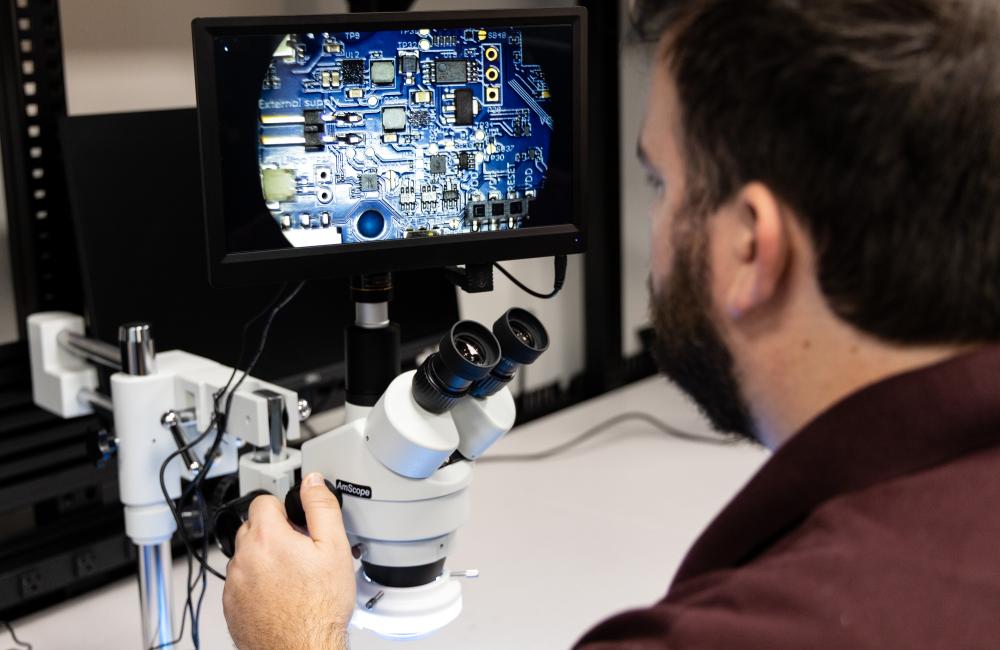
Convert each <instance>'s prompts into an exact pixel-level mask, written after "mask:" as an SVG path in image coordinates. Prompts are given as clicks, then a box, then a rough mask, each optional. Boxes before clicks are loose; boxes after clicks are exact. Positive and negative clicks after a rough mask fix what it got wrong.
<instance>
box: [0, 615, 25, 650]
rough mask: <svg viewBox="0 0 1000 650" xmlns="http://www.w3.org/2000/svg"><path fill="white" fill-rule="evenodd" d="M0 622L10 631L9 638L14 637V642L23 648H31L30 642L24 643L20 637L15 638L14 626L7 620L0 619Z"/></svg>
mask: <svg viewBox="0 0 1000 650" xmlns="http://www.w3.org/2000/svg"><path fill="white" fill-rule="evenodd" d="M0 624H3V626H4V627H5V628H7V631H8V632H10V638H12V639H14V643H16V644H17V645H18V646H20V647H22V648H24V650H31V644H30V643H26V642H25V641H22V640H21V639H19V638H17V635H16V634H14V627H13V626H12V625H11V624H10V622H9V621H0Z"/></svg>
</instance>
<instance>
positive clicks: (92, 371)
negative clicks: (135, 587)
mask: <svg viewBox="0 0 1000 650" xmlns="http://www.w3.org/2000/svg"><path fill="white" fill-rule="evenodd" d="M378 282H379V286H380V287H381V295H382V297H385V298H387V297H388V295H389V294H390V293H391V282H390V281H389V279H388V276H387V275H382V276H378ZM371 284H372V283H370V282H369V283H368V285H367V286H365V287H364V290H358V291H357V293H361V294H362V295H364V296H366V297H367V298H369V299H370V298H371V297H372V296H373V294H374V295H376V296H378V295H379V293H378V292H373V291H372V286H371ZM356 313H357V318H358V320H357V321H356V322H355V324H354V325H353V326H351V327H349V328H348V331H347V333H346V339H347V342H348V343H349V344H352V345H353V347H352V348H351V349H355V350H358V351H361V352H362V354H361V355H360V357H361V358H364V359H365V360H366V361H367V362H366V363H364V364H363V365H354V366H352V365H351V363H350V361H349V362H348V367H347V375H348V378H347V384H348V386H349V387H351V388H353V389H354V391H353V392H352V391H351V390H350V389H349V390H348V396H349V399H353V400H354V402H348V403H347V405H346V408H345V413H346V420H347V421H346V422H345V424H343V425H342V426H340V427H337V428H335V429H333V430H332V431H329V432H326V433H322V434H320V435H317V436H316V437H314V438H311V439H309V440H307V441H305V442H304V443H303V444H301V446H300V448H298V449H297V448H294V447H292V446H290V445H289V443H290V442H293V443H294V442H295V441H298V440H299V439H300V437H301V435H300V429H299V419H300V417H301V418H304V417H307V416H308V415H309V407H308V406H307V405H306V404H304V403H303V402H302V401H300V400H299V399H298V397H297V395H296V394H295V393H294V392H292V391H289V390H287V389H284V388H282V387H280V386H277V385H274V384H269V383H267V382H263V381H260V380H257V379H255V378H253V377H247V378H246V379H244V380H243V381H242V382H241V384H240V386H239V387H238V389H237V390H235V392H234V393H233V403H232V408H231V412H230V415H229V417H228V418H227V419H226V422H227V425H226V430H225V432H224V435H223V436H222V437H221V444H220V445H219V446H218V448H217V450H216V451H214V454H215V456H214V461H213V462H212V463H208V462H206V461H207V459H208V458H209V454H210V453H213V452H212V447H213V445H212V443H211V438H212V436H210V435H199V432H204V433H209V434H211V433H212V432H213V430H216V429H217V427H218V426H219V425H218V423H214V424H213V415H214V414H217V413H218V405H217V401H218V400H217V398H216V397H214V396H215V395H217V394H218V392H219V390H220V388H222V387H223V386H225V385H226V383H227V382H226V378H227V377H228V376H230V375H231V374H232V369H230V368H227V367H225V366H222V365H221V364H218V363H215V362H213V361H211V360H208V359H204V358H202V357H198V356H196V355H192V354H188V353H186V352H183V351H179V350H171V351H166V352H160V353H156V352H155V348H154V343H153V338H152V331H151V327H150V325H148V324H129V325H124V326H122V328H121V333H120V347H119V348H118V349H115V348H114V346H111V345H108V344H106V343H102V342H100V341H95V340H92V339H88V338H86V337H85V336H84V335H83V319H82V318H81V317H79V316H75V315H72V314H67V313H63V312H47V313H38V314H34V315H32V316H30V317H29V319H28V330H29V348H30V352H31V367H32V387H33V392H34V398H35V401H36V403H37V404H38V405H39V406H41V407H43V408H46V409H48V410H50V411H52V412H53V413H56V414H57V415H60V416H62V417H67V418H69V417H76V416H80V415H85V414H88V413H91V412H93V409H94V408H95V407H97V408H99V409H105V410H107V411H109V412H111V413H112V414H113V419H114V430H115V433H116V435H117V455H118V470H119V486H120V487H119V490H120V495H121V501H122V504H123V505H124V508H125V530H126V533H127V534H128V536H129V537H130V538H131V540H132V541H133V543H135V545H136V546H137V549H138V556H139V578H140V597H141V603H142V611H143V635H144V644H145V647H155V646H157V645H159V644H161V643H170V642H171V640H172V639H171V636H172V630H173V626H172V623H171V620H172V617H171V602H170V598H171V587H170V559H171V547H170V540H171V537H172V536H173V534H174V532H175V531H176V529H177V520H176V516H175V515H174V513H172V510H171V508H170V506H169V505H168V504H167V503H166V502H165V500H164V493H163V492H162V491H161V484H160V483H159V482H158V481H157V480H156V476H157V475H158V474H162V476H161V481H162V482H163V485H164V486H165V490H166V493H167V494H168V495H169V497H170V498H171V499H177V498H178V497H180V496H181V493H182V480H183V481H187V482H189V483H190V482H191V481H194V480H195V479H196V478H197V476H198V475H199V473H201V472H205V471H207V474H206V478H212V477H215V476H221V475H226V474H232V473H235V472H238V476H239V492H240V494H241V496H243V497H249V498H243V499H238V500H236V502H237V503H238V505H237V506H235V508H236V510H235V511H219V512H215V513H214V515H215V516H214V520H215V521H216V522H217V523H218V522H228V523H224V524H223V525H217V526H216V527H215V530H214V533H215V535H216V536H217V537H218V538H219V539H218V541H219V544H220V547H221V548H222V549H223V552H225V553H226V554H228V555H231V554H232V552H233V548H234V543H233V538H234V537H235V533H236V530H237V529H238V525H239V523H241V522H242V518H244V517H245V515H246V507H247V506H248V505H249V501H250V499H251V498H252V497H255V496H257V495H260V494H264V493H270V494H273V495H275V496H277V497H278V498H280V499H284V500H285V503H286V509H287V511H288V514H289V519H290V520H291V521H293V522H294V523H297V524H299V525H305V523H306V522H305V516H304V514H303V512H302V507H301V503H300V502H299V501H298V487H299V480H300V478H301V476H302V475H304V474H308V473H310V472H314V471H316V472H321V473H322V474H323V475H324V476H325V477H327V479H328V480H329V482H330V484H331V488H332V489H333V490H334V492H335V494H337V495H338V499H340V501H341V503H342V509H343V516H344V526H345V529H346V531H347V534H348V538H349V541H350V543H351V544H352V551H353V552H354V555H355V558H356V559H358V560H359V561H360V562H359V567H358V570H357V574H356V586H357V603H356V608H355V615H354V617H353V618H352V621H351V623H352V625H353V626H355V627H357V628H360V629H369V630H372V631H373V632H375V633H377V634H379V635H382V636H386V637H391V638H413V637H419V636H424V635H426V634H429V633H431V632H433V631H435V630H437V629H439V628H441V627H443V626H444V625H447V624H448V623H450V622H451V621H452V620H454V619H455V618H456V617H457V616H458V615H459V613H460V612H461V609H462V596H461V587H460V585H459V583H458V581H457V580H456V578H460V577H476V576H477V575H478V574H477V573H476V572H475V571H459V572H455V571H448V570H447V569H446V567H445V561H446V558H447V555H448V551H449V549H450V548H451V546H452V543H453V541H454V538H455V534H456V531H457V530H458V529H459V528H460V527H461V526H462V524H463V523H464V522H465V521H466V520H467V519H468V517H469V512H470V510H471V499H470V496H469V493H468V487H469V485H470V484H471V482H472V472H473V468H474V466H475V460H476V459H477V458H479V457H480V456H482V454H483V453H485V452H486V451H487V450H488V449H489V448H490V446H491V445H493V444H494V443H495V442H496V441H497V440H499V439H500V438H501V437H502V436H503V435H504V434H506V433H507V432H508V431H509V430H510V428H511V427H512V426H513V425H514V420H515V416H516V412H515V406H514V398H513V396H512V395H511V392H510V389H509V388H508V383H509V382H510V381H511V379H513V377H514V376H515V373H516V372H517V369H518V368H519V367H520V366H522V365H527V364H530V363H532V362H533V361H535V359H537V358H538V356H539V355H541V354H542V353H543V352H544V351H545V350H546V348H547V347H548V334H547V333H546V331H545V328H544V326H543V325H542V324H541V322H539V321H538V319H537V318H535V317H534V316H533V315H531V314H530V313H529V312H528V311H526V310H524V309H518V308H513V309H510V310H508V311H507V312H505V313H504V314H503V315H502V316H500V318H498V319H497V321H496V322H495V323H494V324H493V327H492V331H491V330H490V329H487V328H486V327H485V326H483V325H481V324H479V323H477V322H474V321H468V320H465V321H460V322H458V323H456V324H455V325H454V326H453V327H452V328H451V329H450V330H449V331H448V332H447V333H446V334H445V335H444V337H443V338H442V339H441V342H440V344H439V346H438V349H437V350H436V351H434V352H433V353H432V354H430V355H429V356H428V357H427V358H426V359H425V360H424V361H423V363H421V364H420V366H419V367H418V368H417V369H416V370H410V371H407V372H402V373H399V372H398V370H397V371H396V373H395V375H394V376H388V375H387V374H383V375H382V376H381V377H380V376H379V375H378V373H375V374H373V371H372V370H371V369H372V368H373V367H375V368H379V367H381V369H382V370H384V371H389V372H391V371H392V369H393V368H398V366H399V358H398V350H399V330H398V327H396V326H394V325H393V324H392V323H390V322H389V321H388V300H387V299H386V300H385V301H384V302H379V303H373V302H358V303H356ZM349 359H350V356H349ZM380 361H381V362H380ZM92 364H99V365H103V366H106V367H109V368H112V369H114V370H116V371H117V372H115V373H114V374H112V375H111V378H110V386H111V396H110V400H109V399H108V398H107V397H105V396H103V395H101V394H100V393H99V392H98V381H97V371H96V368H95V367H94V365H92ZM379 381H383V382H385V383H387V386H386V387H385V389H384V390H383V391H382V392H381V393H380V394H377V395H372V394H371V392H370V390H369V389H370V387H371V386H375V385H378V382H379ZM373 396H374V397H376V399H375V401H374V403H373V404H372V403H370V401H371V400H370V399H366V398H368V397H373ZM289 413H291V414H293V415H292V416H291V417H290V416H289ZM213 427H215V429H213ZM199 438H200V439H201V440H200V441H198V442H195V441H197V440H198V439H199ZM192 442H195V444H190V443H192ZM241 448H242V453H241ZM178 452H179V453H178ZM172 455H173V456H176V458H174V459H173V460H171V458H170V457H171V456H172ZM164 468H165V469H164ZM225 508H230V509H232V508H234V506H225Z"/></svg>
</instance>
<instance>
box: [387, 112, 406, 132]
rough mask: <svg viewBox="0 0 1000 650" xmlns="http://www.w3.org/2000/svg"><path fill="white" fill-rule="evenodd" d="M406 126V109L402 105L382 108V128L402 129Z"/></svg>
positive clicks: (390, 129) (389, 129)
mask: <svg viewBox="0 0 1000 650" xmlns="http://www.w3.org/2000/svg"><path fill="white" fill-rule="evenodd" d="M405 128H406V109H405V108H403V107H402V106H387V107H385V108H383V109H382V130H383V131H387V132H389V131H402V130H403V129H405Z"/></svg>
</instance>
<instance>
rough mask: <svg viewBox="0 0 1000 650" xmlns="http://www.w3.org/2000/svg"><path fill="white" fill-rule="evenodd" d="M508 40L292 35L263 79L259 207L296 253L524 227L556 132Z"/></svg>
mask: <svg viewBox="0 0 1000 650" xmlns="http://www.w3.org/2000/svg"><path fill="white" fill-rule="evenodd" d="M550 101H551V93H550V87H549V85H548V83H547V82H546V78H545V74H544V71H543V69H542V68H541V67H540V66H539V65H536V64H534V63H528V62H526V61H525V56H524V35H523V33H522V31H521V30H519V29H516V28H498V27H491V28H489V29H483V28H479V27H469V28H462V29H451V28H449V29H420V30H402V31H377V32H329V33H312V34H289V35H287V36H285V37H284V38H283V39H282V40H281V42H280V44H279V45H278V46H277V48H276V49H275V50H274V54H273V56H272V58H271V61H270V63H269V65H268V67H267V70H266V72H265V74H264V79H263V84H262V90H261V96H260V101H259V109H260V122H259V127H260V139H259V145H258V147H259V160H260V177H261V185H262V189H263V195H264V200H265V201H266V202H267V207H268V210H269V211H270V212H271V214H272V215H273V217H274V220H275V222H276V224H277V225H278V227H279V228H280V229H281V231H282V233H283V234H284V236H285V238H286V239H287V240H288V241H289V242H290V243H291V244H292V245H293V246H316V245H328V244H340V243H355V242H364V241H373V240H386V239H407V238H415V237H436V236H442V235H450V234H459V233H469V232H492V231H504V230H514V229H518V228H522V227H525V226H529V225H530V220H531V203H532V199H534V198H535V197H536V196H538V194H539V193H540V192H541V191H542V190H543V187H544V184H545V178H546V171H547V162H548V160H549V151H550V144H551V136H552V131H553V128H554V127H555V124H554V122H553V119H552V117H551V114H550V107H549V103H550Z"/></svg>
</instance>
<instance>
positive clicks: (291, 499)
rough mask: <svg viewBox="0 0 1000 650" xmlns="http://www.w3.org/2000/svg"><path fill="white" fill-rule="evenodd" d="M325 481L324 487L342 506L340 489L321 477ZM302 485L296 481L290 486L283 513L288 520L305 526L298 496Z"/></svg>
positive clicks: (304, 516)
mask: <svg viewBox="0 0 1000 650" xmlns="http://www.w3.org/2000/svg"><path fill="white" fill-rule="evenodd" d="M323 482H324V483H326V489H328V490H330V492H332V493H333V496H335V497H337V503H339V504H340V507H344V496H343V495H342V494H341V493H340V490H338V489H337V488H335V487H334V486H333V483H331V482H330V481H327V480H326V479H323ZM300 487H302V483H301V482H299V483H296V484H295V485H293V486H292V489H291V490H289V491H288V494H286V495H285V513H286V514H287V515H288V521H290V522H292V523H293V524H295V525H296V526H302V527H303V528H305V527H306V511H305V510H303V509H302V497H301V496H299V488H300Z"/></svg>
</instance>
